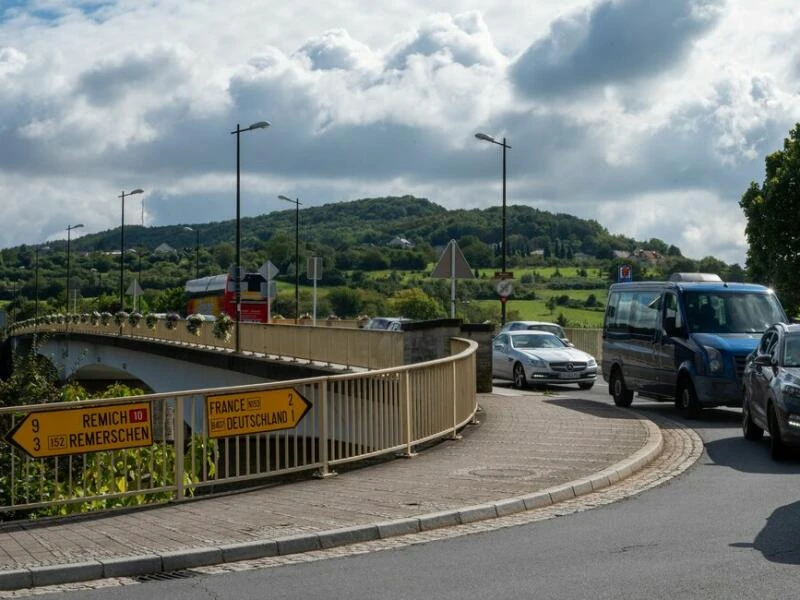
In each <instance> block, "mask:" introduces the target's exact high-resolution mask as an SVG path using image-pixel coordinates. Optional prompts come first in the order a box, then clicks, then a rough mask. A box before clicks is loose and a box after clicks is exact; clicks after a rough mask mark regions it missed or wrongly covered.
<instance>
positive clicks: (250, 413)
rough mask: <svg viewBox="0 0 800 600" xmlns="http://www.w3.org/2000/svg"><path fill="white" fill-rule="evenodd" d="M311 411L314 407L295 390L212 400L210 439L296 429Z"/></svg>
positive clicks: (208, 409) (208, 402) (208, 408)
mask: <svg viewBox="0 0 800 600" xmlns="http://www.w3.org/2000/svg"><path fill="white" fill-rule="evenodd" d="M309 410H311V403H310V402H309V401H308V400H306V399H305V398H304V397H303V396H302V395H301V394H300V393H299V392H298V391H297V390H295V389H294V388H280V389H274V390H263V391H260V392H243V393H240V394H223V395H220V396H208V397H207V398H206V420H207V423H208V437H210V438H223V437H229V436H234V435H246V434H248V433H263V432H266V431H279V430H281V429H294V428H295V427H297V425H298V423H300V421H302V419H303V417H305V416H306V413H307V412H308V411H309Z"/></svg>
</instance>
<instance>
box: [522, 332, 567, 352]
mask: <svg viewBox="0 0 800 600" xmlns="http://www.w3.org/2000/svg"><path fill="white" fill-rule="evenodd" d="M511 345H512V346H513V347H514V348H523V349H529V348H564V347H565V346H564V342H562V341H561V340H560V339H559V338H558V337H556V336H554V335H553V334H552V333H539V334H536V335H524V334H523V335H513V336H511Z"/></svg>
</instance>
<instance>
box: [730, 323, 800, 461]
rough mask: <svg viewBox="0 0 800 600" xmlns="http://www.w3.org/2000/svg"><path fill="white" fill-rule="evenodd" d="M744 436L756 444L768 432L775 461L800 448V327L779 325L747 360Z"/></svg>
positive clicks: (767, 332) (743, 416)
mask: <svg viewBox="0 0 800 600" xmlns="http://www.w3.org/2000/svg"><path fill="white" fill-rule="evenodd" d="M742 382H743V384H744V400H743V402H742V432H743V433H744V437H745V438H746V439H748V440H752V441H757V440H760V439H761V437H762V436H763V435H764V431H765V430H766V431H768V432H769V438H770V451H771V454H772V458H774V459H775V460H780V459H782V458H784V457H785V455H786V451H787V448H788V447H789V446H800V325H788V324H786V323H776V324H775V325H772V326H771V327H769V328H768V329H767V330H766V331H765V332H764V335H762V336H761V340H760V341H759V343H758V347H757V348H756V349H755V350H754V351H753V352H752V353H751V354H750V355H749V356H748V357H747V361H746V362H745V367H744V375H743V381H742Z"/></svg>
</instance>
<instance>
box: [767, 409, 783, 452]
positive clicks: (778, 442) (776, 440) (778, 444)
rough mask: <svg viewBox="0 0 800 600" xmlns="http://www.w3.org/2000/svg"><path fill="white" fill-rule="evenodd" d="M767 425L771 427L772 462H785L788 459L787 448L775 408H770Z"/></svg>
mask: <svg viewBox="0 0 800 600" xmlns="http://www.w3.org/2000/svg"><path fill="white" fill-rule="evenodd" d="M767 425H768V426H769V454H770V456H772V460H778V461H780V460H783V459H784V458H786V446H785V445H784V443H783V438H781V428H780V426H779V425H778V416H777V415H776V414H775V407H774V406H770V407H769V413H768V415H767Z"/></svg>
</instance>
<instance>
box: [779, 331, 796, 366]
mask: <svg viewBox="0 0 800 600" xmlns="http://www.w3.org/2000/svg"><path fill="white" fill-rule="evenodd" d="M783 366H784V367H800V334H794V335H787V336H786V341H785V342H784V348H783Z"/></svg>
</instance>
